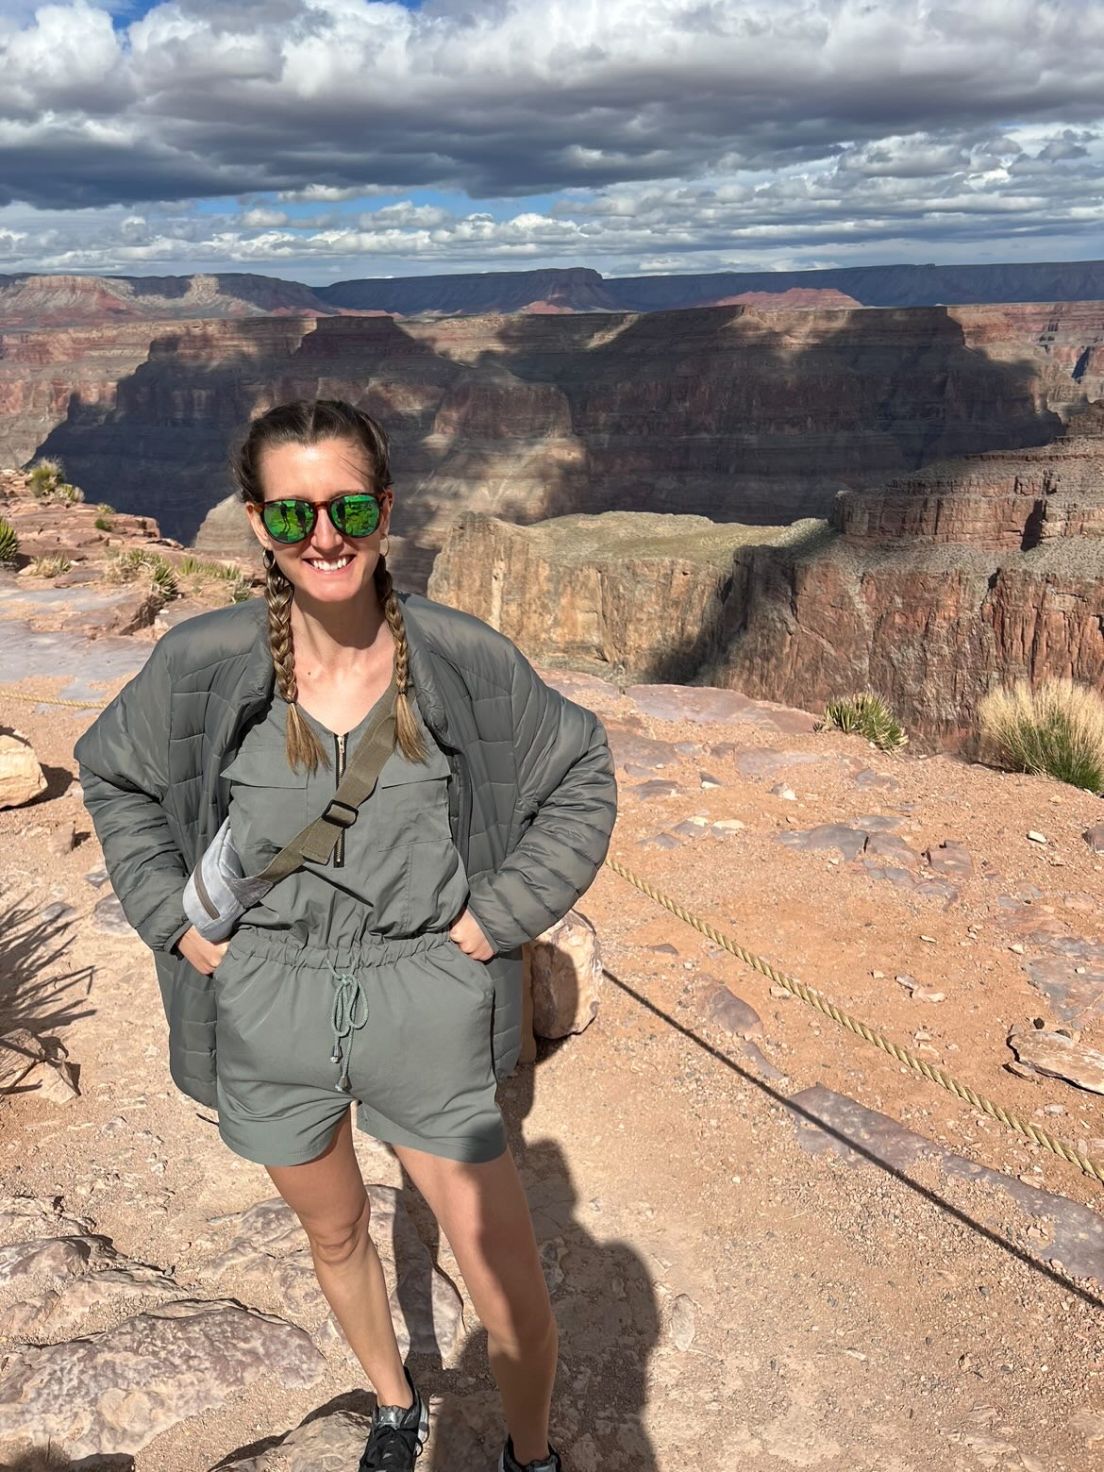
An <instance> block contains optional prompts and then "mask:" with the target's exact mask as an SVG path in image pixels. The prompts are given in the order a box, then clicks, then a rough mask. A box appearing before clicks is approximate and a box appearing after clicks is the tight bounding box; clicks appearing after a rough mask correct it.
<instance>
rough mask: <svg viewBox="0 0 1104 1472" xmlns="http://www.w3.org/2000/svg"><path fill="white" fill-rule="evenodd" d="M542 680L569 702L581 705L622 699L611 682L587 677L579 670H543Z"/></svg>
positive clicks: (592, 676)
mask: <svg viewBox="0 0 1104 1472" xmlns="http://www.w3.org/2000/svg"><path fill="white" fill-rule="evenodd" d="M541 678H542V679H543V680H544V682H545V683H546V684H547V685H551V686H552V688H553V690H558V691H559V692H560V694H561V695H566V696H567V698H568V700H574V701H576V702H577V703H578V704H579V705H589V704H590V702H591V701H592V700H594V701H598V702H603V701H617V700H620V699H621V692H620V690H619V689H618V688H617V686H616V685H611V684H610V682H609V680H603V679H600V678H599V676H598V675H586V674H583V673H582V672H581V671H579V670H549V669H546V668H543V667H542V669H541Z"/></svg>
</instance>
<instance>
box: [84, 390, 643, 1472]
mask: <svg viewBox="0 0 1104 1472" xmlns="http://www.w3.org/2000/svg"><path fill="white" fill-rule="evenodd" d="M235 473H236V479H237V483H238V487H239V490H240V493H241V495H242V498H243V501H244V504H245V509H246V512H247V514H248V517H249V523H250V526H251V527H252V529H253V532H254V534H255V535H256V537H257V540H258V542H259V543H260V545H261V547H262V549H263V554H262V555H263V558H264V563H265V567H266V569H267V589H266V593H267V596H266V600H265V602H264V603H262V602H261V601H260V600H248V601H246V602H244V603H239V604H235V605H233V606H231V607H228V608H222V609H217V610H214V611H212V612H210V613H206V614H203V615H201V616H199V617H198V618H194V619H189V620H188V621H187V622H185V623H183V624H179V625H177V627H176V628H175V629H172V630H170V631H169V632H168V633H167V634H166V635H165V636H164V637H163V638H162V639H161V640H160V642H159V643H158V644H157V645H156V646H155V648H154V650H153V653H152V654H151V656H150V659H149V660H148V662H147V664H146V666H145V667H144V668H143V670H142V671H141V672H140V673H139V674H138V675H137V676H136V677H135V678H134V679H133V680H132V681H131V682H130V683H129V684H128V685H127V686H126V687H125V688H124V689H123V690H122V691H121V692H120V694H119V695H117V696H116V697H115V699H114V700H113V701H112V702H111V704H110V705H109V706H108V707H107V709H106V710H105V711H104V712H103V713H102V715H101V716H100V717H99V719H98V720H97V721H96V722H95V724H94V725H93V726H92V727H91V728H90V729H89V730H88V731H87V732H86V733H85V734H84V735H83V736H82V737H81V738H80V740H79V741H78V743H77V746H76V756H77V759H78V762H79V767H80V778H81V783H82V785H83V788H84V793H85V802H86V805H87V807H88V809H89V812H90V814H91V816H92V819H93V822H94V824H95V828H96V832H97V835H98V837H99V839H100V842H101V844H102V846H103V851H104V857H105V862H106V864H107V868H108V872H109V874H110V877H111V882H112V886H113V888H114V890H115V893H116V894H117V895H118V897H119V900H120V901H121V903H122V906H123V909H124V911H125V912H126V915H127V918H128V919H129V920H130V922H131V923H132V924H133V925H134V927H135V928H136V929H137V931H138V932H139V934H140V935H141V937H142V939H143V940H144V941H145V942H146V943H147V944H148V945H149V946H150V948H151V949H152V950H153V951H154V954H155V957H156V966H157V973H158V979H159V982H160V985H161V991H162V998H163V1001H164V1004H165V1008H166V1012H167V1014H168V1018H169V1050H170V1068H171V1071H172V1075H173V1078H174V1080H175V1082H176V1083H177V1085H178V1086H179V1087H180V1088H181V1089H182V1090H183V1091H184V1092H185V1093H186V1094H188V1095H189V1096H190V1097H191V1098H193V1099H195V1100H197V1101H198V1102H200V1103H202V1104H205V1105H208V1106H211V1107H215V1108H217V1110H218V1115H219V1130H220V1133H221V1135H222V1138H223V1139H224V1140H225V1142H226V1143H227V1144H228V1145H229V1146H230V1148H231V1149H232V1150H234V1151H236V1152H237V1153H238V1154H240V1155H242V1156H244V1157H246V1158H247V1159H250V1160H254V1161H259V1162H260V1163H262V1164H263V1165H264V1166H265V1167H266V1168H267V1170H268V1172H269V1174H270V1176H271V1177H272V1180H273V1182H274V1183H275V1186H276V1189H277V1190H278V1191H279V1193H280V1195H281V1196H282V1197H283V1199H284V1200H285V1201H286V1202H287V1203H288V1205H289V1206H290V1207H291V1209H292V1210H293V1211H294V1212H295V1213H296V1215H297V1216H298V1218H299V1220H300V1222H301V1223H302V1225H303V1228H304V1230H305V1231H306V1234H307V1237H308V1239H309V1242H310V1246H311V1251H312V1256H313V1260H314V1265H315V1270H316V1273H317V1276H318V1281H319V1284H320V1286H321V1288H322V1291H323V1293H324V1294H325V1296H326V1298H327V1300H328V1301H329V1303H330V1305H331V1307H332V1308H333V1311H334V1314H335V1316H336V1318H337V1320H338V1322H339V1323H340V1325H341V1327H342V1330H343V1332H344V1334H345V1336H346V1338H347V1339H348V1341H349V1344H350V1346H351V1347H352V1349H353V1351H354V1352H355V1354H356V1355H357V1357H358V1359H359V1360H360V1362H361V1364H362V1365H363V1367H364V1371H365V1373H366V1374H367V1376H368V1378H369V1380H370V1381H371V1383H372V1386H373V1387H374V1389H375V1391H376V1397H377V1402H378V1404H377V1409H376V1412H375V1414H374V1417H373V1424H372V1429H371V1434H370V1436H369V1438H368V1442H367V1445H366V1446H365V1449H364V1454H363V1456H362V1458H361V1461H360V1466H359V1472H373V1469H381V1472H382V1469H387V1472H403V1469H408V1468H411V1467H413V1465H414V1462H415V1460H416V1459H417V1457H418V1454H419V1453H420V1451H421V1449H422V1447H423V1445H424V1443H425V1439H426V1436H427V1432H428V1413H427V1409H426V1404H425V1401H424V1400H423V1398H422V1397H421V1396H420V1394H419V1393H418V1391H417V1389H416V1388H415V1386H414V1384H413V1381H412V1380H411V1378H410V1375H409V1372H408V1370H407V1369H406V1367H405V1366H404V1364H403V1362H402V1359H401V1356H400V1354H399V1350H398V1346H397V1344H396V1340H395V1333H394V1329H393V1326H392V1323H391V1317H390V1312H389V1308H388V1301H387V1291H386V1287H385V1284H384V1277H383V1273H382V1270H381V1266H380V1261H379V1258H378V1256H377V1254H376V1251H375V1248H374V1247H373V1245H372V1240H371V1236H370V1233H369V1220H368V1218H369V1204H368V1197H367V1193H366V1191H365V1189H364V1182H363V1180H362V1178H361V1175H360V1171H359V1169H358V1166H357V1162H356V1157H355V1154H354V1150H353V1140H352V1122H351V1113H350V1107H349V1106H350V1103H351V1102H352V1101H355V1103H356V1106H357V1122H358V1124H359V1126H360V1127H361V1128H363V1129H366V1130H368V1131H369V1132H370V1133H372V1134H374V1135H376V1136H377V1137H378V1138H379V1139H381V1140H383V1141H386V1142H387V1143H388V1144H390V1145H391V1146H392V1147H393V1148H394V1150H395V1153H396V1154H397V1156H398V1157H399V1160H400V1161H401V1163H402V1165H403V1167H404V1168H405V1170H406V1171H407V1173H408V1174H409V1176H410V1177H411V1179H412V1180H413V1181H414V1182H415V1184H416V1185H417V1187H418V1188H419V1190H420V1191H421V1192H422V1193H423V1195H424V1196H425V1198H426V1200H427V1201H428V1203H429V1205H430V1207H431V1209H432V1210H433V1212H434V1214H435V1216H436V1217H437V1220H438V1222H439V1223H440V1226H441V1230H442V1231H443V1232H444V1233H445V1236H446V1237H447V1238H448V1241H449V1243H450V1244H451V1246H452V1250H453V1252H454V1253H455V1256H456V1259H457V1262H458V1263H459V1265H460V1268H461V1271H462V1273H463V1275H464V1280H465V1283H466V1285H467V1288H468V1291H469V1293H470V1295H471V1298H472V1301H473V1303H474V1305H475V1308H476V1311H477V1313H478V1314H479V1317H480V1319H481V1321H482V1322H483V1324H484V1326H485V1327H486V1330H487V1342H488V1348H489V1357H490V1363H491V1368H492V1371H493V1374H494V1376H495V1379H496V1381H497V1383H498V1386H499V1389H500V1391H501V1395H502V1400H503V1409H504V1413H505V1420H506V1423H507V1431H508V1434H507V1437H506V1442H505V1446H504V1448H503V1451H502V1456H501V1459H500V1463H499V1467H500V1469H502V1472H522V1469H528V1472H555V1469H559V1468H560V1460H559V1457H558V1455H557V1454H556V1452H555V1450H554V1449H553V1448H552V1447H551V1445H550V1443H549V1440H548V1419H549V1408H550V1402H551V1394H552V1383H553V1378H554V1375H555V1368H556V1358H557V1334H556V1325H555V1321H554V1319H553V1316H552V1312H551V1307H550V1304H549V1300H548V1294H547V1290H546V1288H545V1283H544V1278H543V1274H542V1272H541V1267H540V1263H539V1259H538V1256H537V1249H536V1243H535V1239H534V1234H533V1228H532V1223H531V1220H530V1217H529V1211H528V1206H527V1203H526V1201H525V1197H524V1194H523V1191H522V1188H521V1184H520V1181H519V1178H518V1174H517V1171H516V1168H515V1165H514V1162H513V1160H512V1158H511V1155H510V1152H509V1150H508V1148H507V1145H506V1137H505V1133H504V1130H503V1125H502V1117H501V1114H500V1113H499V1110H498V1106H497V1104H496V1102H495V1084H496V1080H497V1079H501V1078H503V1077H505V1075H506V1074H507V1073H508V1072H510V1070H511V1069H512V1068H513V1066H514V1064H515V1063H516V1061H517V1055H518V1049H519V1045H520V1013H521V998H520V974H521V973H520V956H521V953H520V947H521V945H522V943H523V942H525V941H526V940H529V939H531V938H532V937H533V936H535V935H538V934H539V933H540V932H541V931H543V930H545V929H546V928H547V927H548V926H549V925H550V924H551V923H552V922H553V921H554V920H556V919H558V918H559V917H560V916H561V915H562V914H564V913H565V912H566V911H567V910H568V909H569V908H570V907H571V905H572V904H573V903H574V902H575V901H576V899H577V898H578V897H579V895H580V894H581V893H582V892H583V891H584V890H585V889H586V888H587V887H588V886H589V884H590V883H591V881H592V880H593V878H594V876H595V874H596V872H597V870H598V867H599V865H600V864H601V862H602V859H603V858H604V856H605V852H606V849H607V846H608V843H609V837H610V832H611V829H612V826H613V820H614V815H615V806H616V791H615V785H614V779H613V773H612V767H611V762H610V755H609V749H608V746H607V744H606V739H605V733H604V731H603V729H602V727H601V724H600V723H599V721H598V720H597V718H596V717H595V716H594V715H593V714H592V713H591V712H589V711H587V710H584V709H583V708H582V707H580V706H577V705H575V704H573V703H572V702H570V701H568V700H565V699H564V698H563V697H561V696H560V695H559V694H557V693H556V692H555V691H553V690H552V689H550V688H549V687H548V686H547V685H545V684H544V683H543V682H542V681H541V680H540V679H539V678H538V676H537V675H536V674H535V672H534V671H533V670H532V668H531V667H530V665H529V664H528V662H527V661H526V660H525V659H524V658H523V656H522V655H521V654H520V653H519V651H518V650H517V649H516V648H515V647H514V645H513V644H511V643H510V641H509V640H508V639H506V638H504V637H503V636H502V635H500V634H498V633H496V632H495V631H494V630H492V629H491V628H489V627H488V626H487V625H486V624H484V623H482V622H481V621H480V620H478V619H475V618H472V617H470V616H468V615H466V614H463V613H460V612H457V611H456V610H453V609H449V608H446V607H444V606H443V605H441V604H437V603H433V602H431V601H429V600H428V599H424V598H419V597H415V596H402V597H400V596H397V595H396V594H395V593H394V591H393V590H392V585H391V577H390V574H389V573H388V571H387V567H386V562H385V553H386V545H387V533H388V527H389V525H390V521H391V511H392V505H393V499H394V497H393V491H392V488H391V475H390V468H389V458H388V446H387V439H386V436H385V434H384V432H383V430H382V429H381V428H380V427H379V426H378V425H377V424H376V423H375V422H374V421H373V420H372V419H370V418H369V417H368V416H367V415H366V414H364V413H362V412H361V411H359V410H357V409H355V408H353V407H351V406H350V405H348V404H345V403H342V402H339V401H334V400H325V399H320V400H317V401H315V402H306V401H301V402H296V403H291V404H285V405H281V406H278V407H276V408H274V409H272V410H270V411H269V412H268V413H266V414H264V415H263V416H261V417H260V418H258V419H256V420H255V421H254V422H253V424H252V426H251V428H250V429H249V432H248V434H247V437H246V439H245V441H244V444H243V445H242V448H241V450H240V452H239V455H238V458H237V462H236V465H235ZM391 701H393V702H394V713H395V714H394V718H395V732H396V741H395V746H394V749H393V750H392V751H391V754H390V755H389V756H388V757H387V760H386V762H385V764H384V766H383V768H382V770H381V771H380V773H379V778H378V781H377V783H376V786H375V789H374V790H373V791H372V792H371V794H370V795H369V797H368V798H367V799H366V800H365V802H364V803H363V805H362V806H361V807H360V809H359V810H353V812H352V817H353V819H354V820H353V821H352V822H351V824H349V823H348V820H349V817H350V813H349V812H345V813H344V815H342V814H341V813H339V812H333V813H332V814H331V815H332V816H333V817H334V818H335V820H336V819H339V818H340V819H341V821H342V823H343V824H347V826H342V827H341V831H340V833H339V835H338V837H337V841H336V844H335V846H334V848H333V853H332V856H331V858H330V859H329V861H328V862H327V863H325V864H321V863H313V862H310V861H304V863H303V865H302V867H301V868H300V869H298V870H296V871H295V872H294V873H292V874H290V875H288V876H287V877H286V878H285V879H282V880H280V881H279V882H278V883H277V884H276V885H274V886H273V888H272V889H271V890H270V891H269V892H268V894H267V895H265V897H264V899H263V900H262V901H260V902H258V903H257V904H255V905H254V906H253V907H251V908H250V909H248V910H247V911H246V913H245V915H244V916H243V917H242V919H241V920H240V922H239V924H238V926H237V929H236V930H235V931H234V933H233V935H232V936H231V938H230V940H229V941H227V942H220V943H218V942H213V941H209V940H205V939H204V938H203V937H202V936H201V935H200V934H199V932H198V931H197V930H196V929H195V928H194V927H193V926H192V925H191V924H190V922H189V921H188V918H187V915H186V914H185V911H184V909H183V906H182V899H181V897H182V894H183V891H184V887H185V882H186V880H187V877H188V875H189V873H190V872H191V870H192V869H193V867H194V866H195V864H196V863H197V861H198V859H199V856H200V855H201V854H202V852H203V851H204V849H205V847H206V845H207V844H208V843H209V842H210V840H211V839H212V837H213V836H214V834H215V832H216V831H217V829H218V828H219V826H220V825H221V823H222V821H223V819H224V818H226V817H227V816H229V819H230V827H231V831H232V833H233V837H234V842H235V847H236V848H237V850H238V852H239V853H240V855H241V858H242V860H243V862H244V865H245V869H246V872H247V873H256V872H259V871H260V870H261V869H263V868H264V867H265V865H266V864H267V863H268V862H269V860H270V859H271V858H272V857H273V855H274V854H275V853H276V852H277V851H278V850H279V849H280V848H282V846H283V845H284V844H286V843H287V842H288V841H289V840H290V839H291V838H292V837H294V836H295V835H296V834H297V833H298V832H299V831H300V830H301V829H303V828H304V827H305V826H306V825H307V824H309V823H310V822H311V821H312V820H314V819H316V818H317V817H318V816H319V815H320V814H321V813H322V811H323V809H327V804H328V803H329V800H330V799H331V798H332V797H333V795H334V792H335V790H336V787H337V784H338V782H339V780H340V776H341V773H342V771H343V770H344V768H345V765H346V762H347V760H350V759H351V757H352V754H353V752H354V750H355V749H356V745H357V742H358V741H359V739H360V737H361V735H362V734H363V733H364V731H365V730H367V729H369V728H370V727H371V725H372V721H373V716H374V715H375V716H376V717H378V716H379V715H380V713H381V710H384V709H386V708H387V706H386V704H381V703H387V702H391ZM337 806H338V807H339V806H340V805H337Z"/></svg>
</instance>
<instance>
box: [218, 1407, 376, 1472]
mask: <svg viewBox="0 0 1104 1472" xmlns="http://www.w3.org/2000/svg"><path fill="white" fill-rule="evenodd" d="M371 1425H372V1417H371V1412H370V1411H369V1410H364V1411H350V1410H341V1411H330V1412H329V1413H328V1414H323V1415H314V1416H312V1417H311V1418H310V1420H308V1421H304V1422H303V1423H302V1425H300V1426H297V1427H296V1428H295V1430H294V1431H289V1432H288V1433H287V1435H286V1436H282V1437H280V1438H278V1439H277V1440H275V1441H272V1442H270V1443H269V1444H268V1445H267V1446H266V1447H265V1448H264V1449H263V1450H260V1451H255V1452H247V1453H245V1454H244V1455H242V1456H237V1457H236V1456H233V1455H231V1457H230V1459H229V1460H227V1459H226V1458H222V1459H221V1460H220V1461H219V1462H217V1463H216V1464H215V1466H214V1467H212V1469H211V1472H216V1468H217V1472H350V1469H351V1468H353V1467H355V1466H356V1465H357V1464H358V1462H359V1461H360V1457H361V1453H362V1452H363V1451H364V1443H365V1442H366V1441H367V1439H368V1432H369V1431H370V1430H371Z"/></svg>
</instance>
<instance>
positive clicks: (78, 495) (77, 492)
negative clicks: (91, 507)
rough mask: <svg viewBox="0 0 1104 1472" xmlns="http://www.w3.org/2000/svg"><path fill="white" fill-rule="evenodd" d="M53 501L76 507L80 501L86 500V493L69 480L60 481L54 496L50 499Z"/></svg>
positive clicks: (55, 488)
mask: <svg viewBox="0 0 1104 1472" xmlns="http://www.w3.org/2000/svg"><path fill="white" fill-rule="evenodd" d="M48 499H49V500H51V501H62V502H64V504H65V505H66V506H74V505H76V503H77V502H78V501H83V500H84V492H83V491H82V490H81V488H80V486H74V485H71V484H70V483H69V481H67V480H61V481H58V483H57V485H56V486H55V487H54V492H53V495H52V496H50V497H49V498H48Z"/></svg>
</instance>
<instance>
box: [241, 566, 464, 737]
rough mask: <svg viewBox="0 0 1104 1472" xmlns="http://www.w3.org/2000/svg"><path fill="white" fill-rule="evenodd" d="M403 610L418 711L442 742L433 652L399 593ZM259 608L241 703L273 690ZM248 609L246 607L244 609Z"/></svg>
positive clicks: (264, 618) (444, 716)
mask: <svg viewBox="0 0 1104 1472" xmlns="http://www.w3.org/2000/svg"><path fill="white" fill-rule="evenodd" d="M398 597H399V602H400V603H401V604H402V606H403V623H404V625H405V627H406V644H407V649H408V650H409V653H410V676H411V679H412V680H413V683H414V689H415V691H416V692H417V696H418V709H419V711H420V712H421V716H422V720H423V721H424V722H425V723H426V725H427V726H428V727H429V729H430V731H432V733H433V734H434V736H437V737H438V738H440V739H441V740H447V738H448V731H449V722H448V711H447V710H446V709H445V703H444V701H443V700H442V698H441V692H440V687H439V684H438V682H437V679H436V677H435V674H434V668H433V664H434V659H433V649H432V646H431V644H430V642H429V640H428V639H427V637H426V634H425V631H424V629H423V628H422V627H421V626H420V625H419V623H418V619H417V616H416V615H415V614H414V613H413V612H412V610H411V608H410V605H409V603H408V601H407V599H408V595H407V594H406V593H400V594H399V595H398ZM251 601H253V602H255V603H256V604H257V605H258V612H257V614H255V615H254V617H256V619H257V625H258V627H257V634H256V637H255V638H254V640H253V643H252V645H251V646H250V652H249V662H248V665H247V668H246V673H245V678H244V680H243V683H242V685H241V687H240V689H239V696H240V698H241V701H242V702H243V703H246V704H251V703H252V702H254V701H258V702H260V701H268V700H271V698H272V694H273V691H274V689H275V686H276V671H275V668H274V667H273V664H272V655H271V653H270V651H269V646H268V610H267V608H266V606H265V601H264V599H263V598H257V599H254V600H251ZM246 606H248V605H246Z"/></svg>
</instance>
